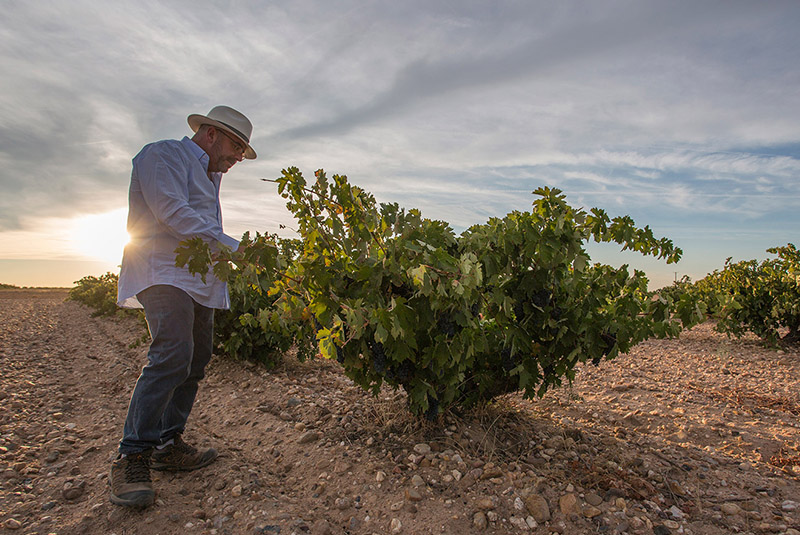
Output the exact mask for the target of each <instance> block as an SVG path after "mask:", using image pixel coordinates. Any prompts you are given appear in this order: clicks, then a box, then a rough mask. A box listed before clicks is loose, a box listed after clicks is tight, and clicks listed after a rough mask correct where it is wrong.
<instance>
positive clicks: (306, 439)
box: [297, 431, 322, 444]
mask: <svg viewBox="0 0 800 535" xmlns="http://www.w3.org/2000/svg"><path fill="white" fill-rule="evenodd" d="M320 438H322V433H319V432H317V431H307V432H306V433H303V434H302V435H300V438H298V439H297V442H298V444H309V443H311V442H316V441H317V440H319V439H320Z"/></svg>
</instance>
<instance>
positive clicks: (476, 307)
mask: <svg viewBox="0 0 800 535" xmlns="http://www.w3.org/2000/svg"><path fill="white" fill-rule="evenodd" d="M480 311H481V304H480V303H473V304H472V306H471V307H469V312H470V314H472V315H473V316H477V315H478V314H479V313H480Z"/></svg>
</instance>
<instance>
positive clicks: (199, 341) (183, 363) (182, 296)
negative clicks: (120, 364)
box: [119, 285, 214, 454]
mask: <svg viewBox="0 0 800 535" xmlns="http://www.w3.org/2000/svg"><path fill="white" fill-rule="evenodd" d="M136 297H137V298H138V299H139V302H141V303H142V305H143V306H144V313H145V317H146V318H147V327H148V329H149V330H150V337H151V338H152V342H151V343H150V349H149V351H148V352H147V365H146V366H145V367H144V368H142V373H141V375H140V376H139V379H138V380H137V381H136V386H135V387H134V389H133V394H132V395H131V401H130V405H128V416H127V418H126V419H125V428H124V431H123V437H122V440H121V441H120V443H119V452H120V453H123V454H131V453H138V452H140V451H144V450H146V449H150V448H153V447H155V446H157V445H159V444H163V443H164V442H166V441H168V440H169V439H170V438H172V437H173V436H174V435H175V434H177V433H182V432H183V430H184V427H185V426H186V420H187V419H188V418H189V413H190V412H191V411H192V405H194V399H195V396H196V395H197V387H198V383H199V382H200V380H201V379H202V378H203V377H204V376H205V367H206V364H208V361H209V360H211V353H212V350H213V347H212V343H213V336H214V309H213V308H208V307H205V306H203V305H200V304H198V303H197V302H196V301H195V300H194V299H192V298H191V297H189V294H187V293H186V292H184V291H183V290H180V289H178V288H175V287H174V286H166V285H157V286H151V287H150V288H147V289H146V290H143V291H142V292H140V293H139V294H137V296H136Z"/></svg>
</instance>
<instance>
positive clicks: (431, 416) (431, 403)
mask: <svg viewBox="0 0 800 535" xmlns="http://www.w3.org/2000/svg"><path fill="white" fill-rule="evenodd" d="M438 415H439V400H438V399H437V398H434V397H431V396H428V410H426V411H425V419H426V420H428V421H429V422H434V421H436V417H437V416H438Z"/></svg>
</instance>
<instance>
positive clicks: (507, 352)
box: [500, 347, 517, 373]
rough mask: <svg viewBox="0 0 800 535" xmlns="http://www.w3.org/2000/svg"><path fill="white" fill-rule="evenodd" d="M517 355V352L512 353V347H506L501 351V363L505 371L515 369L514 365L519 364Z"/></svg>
mask: <svg viewBox="0 0 800 535" xmlns="http://www.w3.org/2000/svg"><path fill="white" fill-rule="evenodd" d="M516 357H517V355H516V354H512V353H511V348H510V347H504V348H503V349H502V350H501V351H500V365H501V366H502V367H503V371H505V372H506V373H508V372H510V371H511V370H513V369H514V367H515V366H516V365H517V363H516V362H515V361H516V360H517V359H516Z"/></svg>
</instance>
